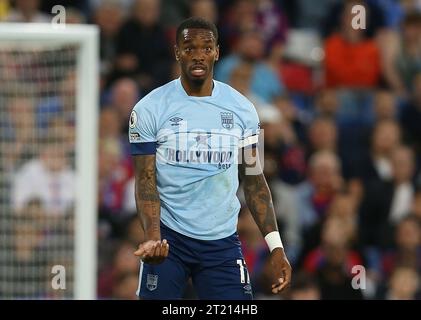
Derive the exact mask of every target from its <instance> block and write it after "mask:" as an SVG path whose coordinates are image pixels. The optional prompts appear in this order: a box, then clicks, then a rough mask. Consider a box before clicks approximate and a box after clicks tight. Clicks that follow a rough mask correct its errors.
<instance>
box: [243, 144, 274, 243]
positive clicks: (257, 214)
mask: <svg viewBox="0 0 421 320" xmlns="http://www.w3.org/2000/svg"><path fill="white" fill-rule="evenodd" d="M250 156H251V157H253V158H256V159H257V150H255V149H254V150H253V151H251V150H244V159H245V158H246V157H250ZM249 159H250V158H249ZM256 165H257V166H259V165H260V164H259V162H258V161H257V162H256V161H250V160H249V161H243V163H241V164H240V166H239V171H240V175H241V178H242V181H243V186H244V195H245V198H246V202H247V206H248V208H249V209H250V212H251V214H252V216H253V218H254V220H255V221H256V224H257V226H258V227H259V229H260V232H261V233H262V235H263V236H265V235H266V234H268V233H269V232H272V231H277V230H278V226H277V223H276V217H275V210H274V207H273V202H272V196H271V194H270V190H269V187H268V184H267V182H266V179H265V176H264V174H263V173H262V170H258V171H260V172H261V173H259V174H247V172H246V169H247V167H253V166H256Z"/></svg>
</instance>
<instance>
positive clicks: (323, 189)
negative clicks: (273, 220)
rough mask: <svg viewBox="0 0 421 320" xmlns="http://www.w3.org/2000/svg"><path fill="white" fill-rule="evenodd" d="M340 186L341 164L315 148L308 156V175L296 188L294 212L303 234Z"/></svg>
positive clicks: (334, 156) (319, 218) (333, 157)
mask: <svg viewBox="0 0 421 320" xmlns="http://www.w3.org/2000/svg"><path fill="white" fill-rule="evenodd" d="M342 187H343V179H342V176H341V164H340V160H339V158H338V157H337V155H336V154H334V153H333V152H331V151H318V152H316V153H315V154H313V155H312V156H311V157H310V159H309V168H308V178H307V180H306V181H304V182H303V183H302V184H300V185H299V186H298V188H297V190H296V209H297V212H296V215H297V219H299V223H298V225H299V229H298V230H297V231H296V232H298V233H299V234H300V235H303V234H304V233H305V232H306V231H308V230H309V229H310V228H311V227H313V226H314V225H315V224H317V223H318V222H320V221H321V220H322V219H323V218H324V216H325V215H326V213H327V210H328V208H329V206H330V204H331V202H332V201H333V199H334V198H335V196H336V194H337V193H338V192H339V191H340V190H341V189H342Z"/></svg>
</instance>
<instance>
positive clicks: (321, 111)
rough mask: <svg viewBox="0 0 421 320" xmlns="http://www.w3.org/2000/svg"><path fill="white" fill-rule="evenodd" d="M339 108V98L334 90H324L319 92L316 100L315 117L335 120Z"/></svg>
mask: <svg viewBox="0 0 421 320" xmlns="http://www.w3.org/2000/svg"><path fill="white" fill-rule="evenodd" d="M338 108H339V101H338V96H337V95H336V91H335V90H334V89H329V88H323V89H321V90H319V92H318V94H317V95H316V97H315V100H314V113H315V116H316V117H318V116H321V117H330V118H333V119H335V118H336V113H337V110H338Z"/></svg>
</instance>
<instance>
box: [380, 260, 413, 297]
mask: <svg viewBox="0 0 421 320" xmlns="http://www.w3.org/2000/svg"><path fill="white" fill-rule="evenodd" d="M419 283H420V278H419V274H418V273H417V270H415V269H413V268H408V267H398V268H396V269H395V270H394V272H393V274H392V276H391V277H390V280H389V285H388V289H387V291H386V292H385V293H384V294H383V295H380V296H379V298H380V299H386V300H418V299H420V293H419Z"/></svg>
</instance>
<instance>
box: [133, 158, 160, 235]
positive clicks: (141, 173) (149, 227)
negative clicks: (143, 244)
mask: <svg viewBox="0 0 421 320" xmlns="http://www.w3.org/2000/svg"><path fill="white" fill-rule="evenodd" d="M134 163H135V171H136V175H135V199H136V208H137V213H138V215H139V218H140V221H141V223H142V226H143V229H144V231H145V235H146V238H147V239H148V240H150V239H152V240H159V239H160V227H159V224H160V210H161V206H160V200H159V194H158V189H157V187H156V169H155V155H142V156H135V157H134Z"/></svg>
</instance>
